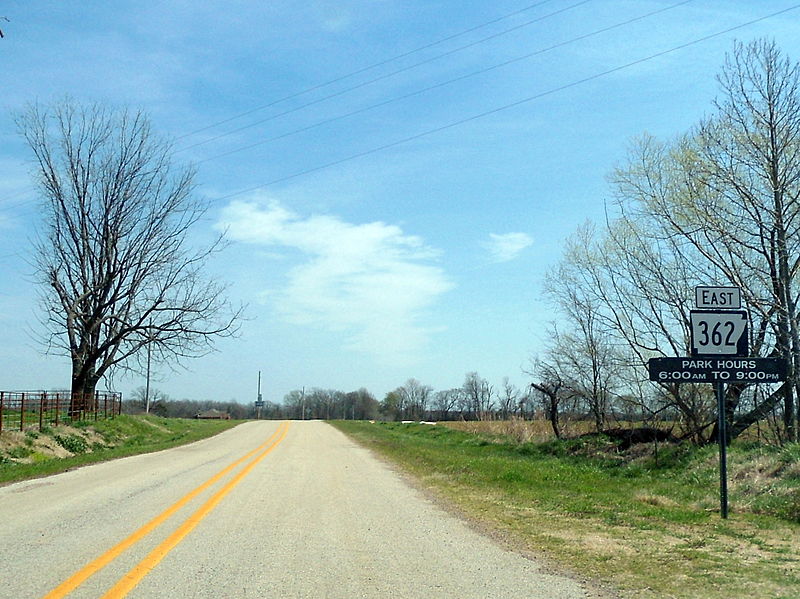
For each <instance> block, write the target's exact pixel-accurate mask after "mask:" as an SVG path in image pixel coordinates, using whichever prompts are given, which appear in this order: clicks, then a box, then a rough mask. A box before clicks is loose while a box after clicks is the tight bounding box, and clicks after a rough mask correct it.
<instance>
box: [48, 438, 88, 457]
mask: <svg viewBox="0 0 800 599" xmlns="http://www.w3.org/2000/svg"><path fill="white" fill-rule="evenodd" d="M53 439H55V441H56V443H58V444H59V445H61V447H63V448H64V449H66V450H67V451H68V452H70V453H74V454H81V453H86V451H87V450H88V449H89V445H88V444H87V443H86V439H84V438H83V437H79V436H78V435H54V436H53Z"/></svg>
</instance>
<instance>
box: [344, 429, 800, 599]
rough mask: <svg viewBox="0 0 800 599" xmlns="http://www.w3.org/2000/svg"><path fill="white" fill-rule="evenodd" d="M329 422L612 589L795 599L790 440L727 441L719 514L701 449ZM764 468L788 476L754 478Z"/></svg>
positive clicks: (514, 537)
mask: <svg viewBox="0 0 800 599" xmlns="http://www.w3.org/2000/svg"><path fill="white" fill-rule="evenodd" d="M333 424H334V425H335V426H337V427H338V428H340V429H341V430H343V431H344V432H346V433H347V434H349V435H350V436H352V437H353V438H354V439H356V440H357V441H359V442H361V443H362V444H364V445H366V446H368V447H371V448H373V449H375V450H377V451H378V452H380V453H381V454H383V455H384V456H386V457H387V458H389V459H391V460H392V461H394V462H396V463H398V464H399V465H401V466H402V467H403V468H404V469H406V470H407V471H409V472H410V473H412V474H414V475H415V476H416V477H417V478H418V479H419V480H420V481H421V482H422V484H424V485H426V486H428V487H430V488H431V489H433V490H434V491H435V492H436V493H437V494H439V495H440V496H442V497H444V498H445V499H446V500H447V501H448V502H450V503H452V504H455V505H456V506H457V507H458V508H459V509H460V510H462V511H463V512H464V513H465V514H467V515H468V516H469V517H471V518H473V519H476V520H479V521H482V522H484V523H486V524H488V525H490V526H492V527H493V528H495V529H498V530H500V531H502V532H503V533H505V535H506V536H507V538H508V539H510V540H511V542H513V543H514V544H517V545H519V546H520V547H523V548H525V549H527V550H531V551H534V552H537V553H539V554H541V555H544V556H547V557H548V558H549V559H550V560H553V561H555V562H558V563H559V564H561V566H562V567H563V568H567V569H570V570H574V571H575V572H577V573H580V574H583V575H588V576H591V577H592V578H594V579H596V580H599V581H602V582H605V583H608V584H610V585H612V586H614V587H615V588H618V589H621V591H620V592H621V593H622V594H623V596H629V597H641V598H644V597H648V598H649V597H653V598H654V597H679V598H695V597H696V598H700V597H702V598H704V599H706V598H709V599H714V598H722V597H725V598H729V597H745V596H746V597H749V598H758V597H780V596H786V597H790V596H800V592H798V591H797V589H800V540H799V539H800V524H798V522H797V519H796V518H793V516H792V513H793V512H792V510H791V509H788V508H789V507H790V506H791V505H793V501H794V500H793V499H792V497H793V493H796V492H797V489H798V481H797V479H794V478H792V477H793V476H794V474H793V473H794V472H795V468H796V467H798V457H800V456H798V455H797V453H798V450H797V449H796V448H789V449H786V450H771V449H765V448H757V447H733V448H731V451H730V454H729V455H730V461H731V470H730V471H731V477H732V480H731V484H730V488H731V517H730V518H729V519H728V520H722V519H720V517H719V514H718V508H719V503H718V495H717V492H718V478H717V476H718V475H717V470H716V468H717V458H716V455H717V454H716V449H715V448H714V447H707V448H699V449H698V448H692V447H690V446H678V447H674V446H662V447H661V448H660V451H659V455H658V459H657V460H656V458H655V457H654V456H652V455H651V454H650V452H649V451H641V450H640V454H636V456H631V455H628V456H623V455H620V454H619V453H617V452H615V451H609V449H610V448H609V446H608V445H609V441H607V440H604V439H602V438H597V439H591V440H572V441H558V442H547V443H539V444H534V443H519V442H516V441H513V440H511V439H505V440H504V439H502V438H500V437H498V436H497V435H490V436H482V435H479V434H471V433H466V432H462V431H457V430H452V429H449V428H447V427H444V426H427V425H418V424H413V425H402V424H389V423H377V424H369V423H358V422H335V423H333ZM645 449H646V448H645ZM776 464H777V465H780V464H783V468H784V470H785V471H786V473H788V474H789V475H790V476H788V477H780V476H778V477H776V476H770V477H769V478H764V477H762V479H759V476H757V475H756V474H758V472H759V468H763V469H766V470H772V469H773V468H774V467H775V465H776ZM761 474H764V472H761ZM770 474H771V475H774V474H775V472H771V473H770ZM736 477H739V478H736ZM759 481H760V484H757V483H759ZM751 487H755V488H751ZM770 502H772V503H770Z"/></svg>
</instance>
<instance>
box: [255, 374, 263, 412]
mask: <svg viewBox="0 0 800 599" xmlns="http://www.w3.org/2000/svg"><path fill="white" fill-rule="evenodd" d="M263 407H264V400H263V399H262V398H261V371H260V370H259V371H258V399H257V400H256V420H261V408H263Z"/></svg>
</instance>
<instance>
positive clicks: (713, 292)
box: [694, 286, 742, 310]
mask: <svg viewBox="0 0 800 599" xmlns="http://www.w3.org/2000/svg"><path fill="white" fill-rule="evenodd" d="M694 303H695V306H696V307H697V308H699V309H701V310H702V309H708V310H741V308H742V290H741V288H740V287H704V286H700V287H695V288H694Z"/></svg>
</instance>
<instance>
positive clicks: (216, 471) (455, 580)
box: [0, 421, 595, 599]
mask: <svg viewBox="0 0 800 599" xmlns="http://www.w3.org/2000/svg"><path fill="white" fill-rule="evenodd" d="M254 450H257V451H256V452H255V453H251V452H253V451H254ZM245 456H247V457H246V459H244V460H242V458H243V457H245ZM232 464H233V466H231V465H232ZM198 487H199V489H198ZM0 564H2V569H1V570H0V571H1V572H2V575H0V597H8V598H13V599H23V598H27V597H31V598H41V597H48V598H49V599H56V598H58V597H67V596H68V597H71V598H72V597H76V598H77V597H87V598H88V597H91V598H99V597H107V598H112V597H126V596H127V597H130V598H132V599H134V598H143V597H148V598H152V597H159V598H160V597H164V598H170V599H180V598H184V597H185V598H192V599H199V598H205V597H209V598H210V597H214V598H216V599H219V598H249V597H253V598H255V597H258V598H262V597H277V598H290V597H292V598H293V597H298V598H299V597H308V598H314V599H319V598H347V599H353V598H359V597H363V598H372V597H374V598H391V597H398V598H437V597H442V598H458V599H472V598H474V599H487V598H490V597H491V598H493V599H501V598H506V597H508V598H512V597H513V598H514V599H520V598H527V599H534V598H542V599H545V598H546V599H562V598H563V599H576V598H586V597H593V596H595V595H593V594H591V592H590V591H587V590H585V589H583V588H582V587H581V586H580V585H579V584H578V583H577V582H575V581H573V580H571V579H569V578H566V577H563V576H559V575H553V574H549V573H547V572H545V571H544V570H543V569H542V568H541V567H540V566H539V565H537V564H536V563H535V562H533V561H531V560H529V559H527V558H525V557H523V556H521V555H518V554H516V553H513V552H510V551H508V550H506V549H504V548H502V547H501V546H499V545H498V544H496V543H495V542H494V541H492V540H491V539H489V538H488V537H485V536H483V535H481V534H479V533H477V532H475V531H474V530H473V529H471V528H470V527H469V526H467V525H466V524H465V523H463V522H462V521H460V520H459V519H458V518H456V517H454V516H452V515H450V514H449V513H447V512H446V511H444V510H442V509H441V508H440V507H438V506H437V505H436V504H435V503H433V502H431V501H430V500H429V499H427V498H426V497H425V496H424V495H423V494H422V493H420V492H419V491H417V490H415V489H414V488H412V487H411V486H409V485H408V484H406V483H405V482H404V480H403V478H402V477H401V476H399V475H398V474H397V473H396V472H394V471H393V470H392V469H391V468H390V467H388V466H387V465H385V464H384V463H382V462H381V461H380V460H378V459H376V458H375V457H373V456H372V454H371V453H370V452H369V451H367V450H365V449H363V448H361V447H359V446H358V445H356V444H354V443H353V442H351V441H350V440H349V439H348V438H347V437H346V436H344V435H343V434H341V433H340V432H338V431H337V430H335V429H334V428H333V427H330V426H328V425H326V424H324V423H322V422H291V423H288V422H287V423H280V422H271V421H260V422H250V423H246V424H243V425H240V426H238V427H236V428H234V429H231V430H229V431H226V432H225V433H222V434H220V435H218V436H216V437H213V438H211V439H206V440H204V441H201V442H199V443H194V444H192V445H187V446H184V447H179V448H175V449H171V450H167V451H162V452H158V453H153V454H148V455H141V456H135V457H130V458H124V459H121V460H116V461H113V462H106V463H103V464H97V465H93V466H87V467H84V468H80V469H78V470H74V471H71V472H66V473H64V474H60V475H57V476H52V477H49V478H43V479H37V480H32V481H26V482H22V483H17V484H13V485H8V486H5V487H1V488H0Z"/></svg>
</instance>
